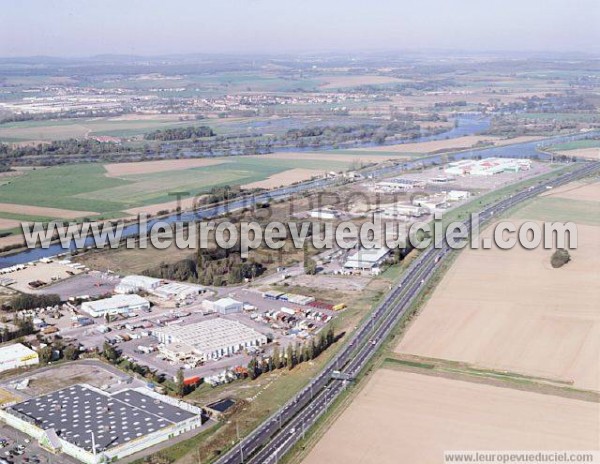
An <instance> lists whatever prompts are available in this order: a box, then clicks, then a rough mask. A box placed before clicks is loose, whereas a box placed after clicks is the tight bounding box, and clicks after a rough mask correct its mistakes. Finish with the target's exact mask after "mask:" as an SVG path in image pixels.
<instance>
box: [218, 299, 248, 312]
mask: <svg viewBox="0 0 600 464" xmlns="http://www.w3.org/2000/svg"><path fill="white" fill-rule="evenodd" d="M242 309H244V303H242V302H241V301H238V300H234V299H233V298H229V297H228V298H221V299H220V300H217V301H215V302H214V303H213V310H214V311H216V312H218V313H219V314H223V315H226V314H235V313H239V312H241V311H242Z"/></svg>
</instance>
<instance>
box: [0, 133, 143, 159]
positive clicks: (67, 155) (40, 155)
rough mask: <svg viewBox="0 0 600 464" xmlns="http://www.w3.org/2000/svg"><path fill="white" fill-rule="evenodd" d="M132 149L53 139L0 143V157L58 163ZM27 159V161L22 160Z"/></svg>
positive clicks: (116, 145)
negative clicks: (30, 143)
mask: <svg viewBox="0 0 600 464" xmlns="http://www.w3.org/2000/svg"><path fill="white" fill-rule="evenodd" d="M131 151H132V150H131V148H128V147H126V146H124V145H120V144H117V143H112V142H98V141H97V140H93V139H81V140H78V139H66V140H55V141H53V142H48V143H40V144H37V145H14V146H13V145H7V144H5V143H0V158H1V159H3V160H5V161H6V162H10V161H11V160H13V161H15V162H17V160H18V162H19V163H23V164H60V163H70V162H73V161H75V162H78V161H81V160H87V161H89V157H90V156H91V155H101V154H110V155H111V156H115V155H118V154H123V153H130V152H131ZM24 159H28V160H29V163H25V162H24V161H23V160H24Z"/></svg>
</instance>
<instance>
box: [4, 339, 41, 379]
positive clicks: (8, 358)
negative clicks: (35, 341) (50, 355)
mask: <svg viewBox="0 0 600 464" xmlns="http://www.w3.org/2000/svg"><path fill="white" fill-rule="evenodd" d="M39 363H40V358H39V356H38V354H37V353H36V352H35V351H33V350H32V349H31V348H27V347H26V346H25V345H23V344H22V343H14V344H12V345H7V346H3V347H2V348H0V372H2V371H7V370H9V369H16V368H18V367H25V366H33V365H35V364H39Z"/></svg>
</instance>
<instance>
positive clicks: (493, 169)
mask: <svg viewBox="0 0 600 464" xmlns="http://www.w3.org/2000/svg"><path fill="white" fill-rule="evenodd" d="M530 168H531V160H528V159H519V158H496V157H491V158H484V159H482V160H472V159H465V160H460V161H455V162H452V163H448V166H447V167H446V169H445V170H444V171H445V172H446V174H452V175H457V176H466V175H471V176H493V175H494V174H500V173H503V172H519V171H521V170H528V169H530Z"/></svg>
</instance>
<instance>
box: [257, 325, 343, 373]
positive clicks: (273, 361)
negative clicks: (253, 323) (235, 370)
mask: <svg viewBox="0 0 600 464" xmlns="http://www.w3.org/2000/svg"><path fill="white" fill-rule="evenodd" d="M336 340H337V338H336V336H335V332H334V329H333V327H329V329H328V330H327V332H326V333H323V332H321V334H320V335H319V337H318V339H317V340H316V341H315V339H314V338H313V339H311V340H310V341H308V342H304V343H302V344H299V343H296V344H295V345H292V344H291V343H290V344H289V345H288V346H287V348H286V349H285V350H284V352H281V351H280V350H279V347H277V346H276V347H275V348H274V350H273V354H272V355H271V356H270V357H268V358H263V359H258V358H257V357H256V356H254V357H252V359H251V360H250V362H249V363H248V375H249V376H250V378H251V379H253V380H254V379H256V378H258V377H260V375H261V374H264V373H267V372H270V371H274V370H276V369H289V370H292V369H294V367H296V366H297V365H299V364H302V363H304V362H307V361H311V360H313V359H316V358H318V357H319V356H320V355H321V353H323V352H324V351H325V350H326V349H327V348H329V347H330V346H331V345H333V344H334V343H335V342H336Z"/></svg>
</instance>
